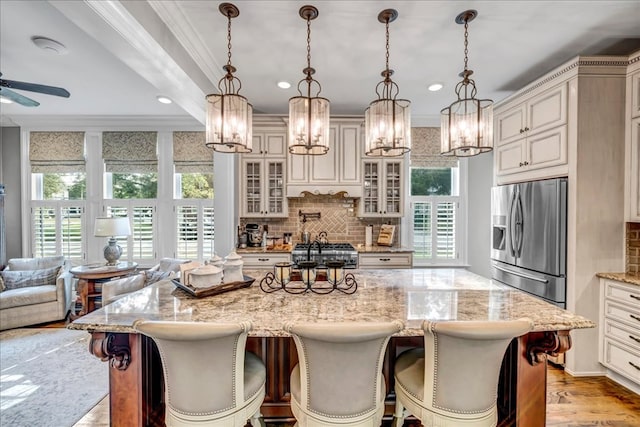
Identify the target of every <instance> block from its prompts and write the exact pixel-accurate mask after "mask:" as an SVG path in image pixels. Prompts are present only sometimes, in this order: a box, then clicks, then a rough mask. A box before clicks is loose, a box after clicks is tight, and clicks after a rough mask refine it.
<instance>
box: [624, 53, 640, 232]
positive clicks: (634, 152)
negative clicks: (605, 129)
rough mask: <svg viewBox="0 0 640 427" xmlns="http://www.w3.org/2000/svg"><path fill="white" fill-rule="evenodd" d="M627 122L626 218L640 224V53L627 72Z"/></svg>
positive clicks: (631, 60)
mask: <svg viewBox="0 0 640 427" xmlns="http://www.w3.org/2000/svg"><path fill="white" fill-rule="evenodd" d="M626 110H627V111H626V121H625V128H626V129H625V160H626V161H625V218H626V220H627V221H635V222H640V52H637V53H636V54H635V55H632V56H631V58H630V61H629V68H628V71H627V95H626Z"/></svg>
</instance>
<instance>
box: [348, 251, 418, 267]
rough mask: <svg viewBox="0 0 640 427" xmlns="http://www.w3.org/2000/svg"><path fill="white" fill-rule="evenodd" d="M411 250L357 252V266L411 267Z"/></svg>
mask: <svg viewBox="0 0 640 427" xmlns="http://www.w3.org/2000/svg"><path fill="white" fill-rule="evenodd" d="M411 267H413V253H411V252H368V253H360V254H358V268H365V269H366V268H374V269H378V268H411Z"/></svg>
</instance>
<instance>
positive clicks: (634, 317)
mask: <svg viewBox="0 0 640 427" xmlns="http://www.w3.org/2000/svg"><path fill="white" fill-rule="evenodd" d="M629 316H631V318H632V319H636V320H637V321H638V322H640V317H638V316H634V315H633V314H630V315H629Z"/></svg>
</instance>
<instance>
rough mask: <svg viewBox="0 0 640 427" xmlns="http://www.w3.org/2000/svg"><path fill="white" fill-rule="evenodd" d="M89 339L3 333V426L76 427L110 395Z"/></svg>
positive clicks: (104, 367)
mask: <svg viewBox="0 0 640 427" xmlns="http://www.w3.org/2000/svg"><path fill="white" fill-rule="evenodd" d="M89 338H90V335H89V334H88V333H87V332H85V331H73V330H69V329H64V328H34V329H30V328H24V329H13V330H9V331H3V332H0V426H12V427H22V426H25V427H26V426H29V427H33V426H51V427H66V426H73V425H74V424H75V423H76V422H77V421H78V420H79V419H80V418H82V417H83V416H84V415H85V414H86V413H87V412H89V410H90V409H91V408H93V407H94V406H95V405H96V404H97V403H98V402H99V401H100V400H101V399H103V398H104V397H105V396H106V395H107V393H108V391H109V373H108V364H107V363H105V362H101V361H100V360H99V359H97V358H96V357H95V356H92V355H91V354H90V353H89Z"/></svg>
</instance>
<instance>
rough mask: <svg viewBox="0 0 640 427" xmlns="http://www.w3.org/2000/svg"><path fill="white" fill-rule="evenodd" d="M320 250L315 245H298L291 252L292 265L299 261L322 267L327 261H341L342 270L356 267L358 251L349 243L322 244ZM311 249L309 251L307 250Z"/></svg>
mask: <svg viewBox="0 0 640 427" xmlns="http://www.w3.org/2000/svg"><path fill="white" fill-rule="evenodd" d="M320 246H321V249H320V251H319V250H318V245H317V244H315V243H312V244H308V243H298V244H296V246H295V247H294V248H293V251H291V258H292V261H293V262H294V264H297V263H298V262H299V261H307V260H312V261H316V262H317V263H318V266H323V265H324V264H325V263H326V262H328V261H342V262H344V264H345V265H344V268H357V267H358V251H356V249H355V248H354V247H353V245H352V244H351V243H323V244H320ZM309 249H311V250H309Z"/></svg>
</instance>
